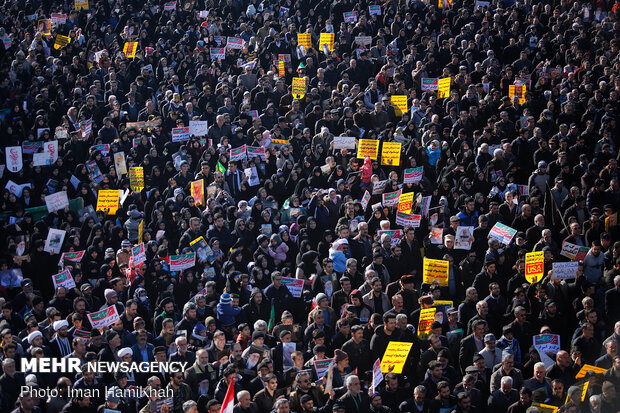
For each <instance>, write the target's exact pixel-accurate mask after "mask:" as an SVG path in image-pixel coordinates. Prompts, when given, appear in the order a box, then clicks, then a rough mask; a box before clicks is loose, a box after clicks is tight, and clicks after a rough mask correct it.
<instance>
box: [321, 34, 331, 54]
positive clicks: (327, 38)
mask: <svg viewBox="0 0 620 413" xmlns="http://www.w3.org/2000/svg"><path fill="white" fill-rule="evenodd" d="M324 44H326V45H327V47H328V48H329V51H330V52H333V51H334V33H321V35H320V37H319V50H323V45H324Z"/></svg>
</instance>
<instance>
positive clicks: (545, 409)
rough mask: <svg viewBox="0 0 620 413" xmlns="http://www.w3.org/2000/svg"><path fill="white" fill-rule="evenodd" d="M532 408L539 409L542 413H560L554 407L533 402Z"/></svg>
mask: <svg viewBox="0 0 620 413" xmlns="http://www.w3.org/2000/svg"><path fill="white" fill-rule="evenodd" d="M532 406H535V407H537V408H538V411H539V412H540V413H555V412H557V411H558V407H556V406H552V405H550V404H542V403H537V402H532Z"/></svg>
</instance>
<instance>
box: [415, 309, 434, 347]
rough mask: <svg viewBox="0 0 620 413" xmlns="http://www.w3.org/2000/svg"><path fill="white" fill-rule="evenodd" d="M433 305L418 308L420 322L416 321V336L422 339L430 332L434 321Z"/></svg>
mask: <svg viewBox="0 0 620 413" xmlns="http://www.w3.org/2000/svg"><path fill="white" fill-rule="evenodd" d="M436 311H437V309H436V308H435V307H431V308H423V309H422V310H420V322H419V323H418V338H419V339H420V340H424V339H425V338H426V337H427V336H428V335H429V334H430V333H431V324H433V321H435V312H436Z"/></svg>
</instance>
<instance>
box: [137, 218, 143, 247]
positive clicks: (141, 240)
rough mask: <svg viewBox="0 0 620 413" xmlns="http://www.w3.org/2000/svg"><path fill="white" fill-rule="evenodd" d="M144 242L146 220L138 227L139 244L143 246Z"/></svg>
mask: <svg viewBox="0 0 620 413" xmlns="http://www.w3.org/2000/svg"><path fill="white" fill-rule="evenodd" d="M143 242H144V220H141V221H140V225H138V244H142V243H143Z"/></svg>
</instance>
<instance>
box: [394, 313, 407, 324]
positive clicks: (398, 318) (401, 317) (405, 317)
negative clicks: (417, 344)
mask: <svg viewBox="0 0 620 413" xmlns="http://www.w3.org/2000/svg"><path fill="white" fill-rule="evenodd" d="M403 318H404V319H405V320H406V319H407V315H406V314H402V313H401V314H396V322H397V323H398V322H399V321H400V320H402V319H403Z"/></svg>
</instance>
